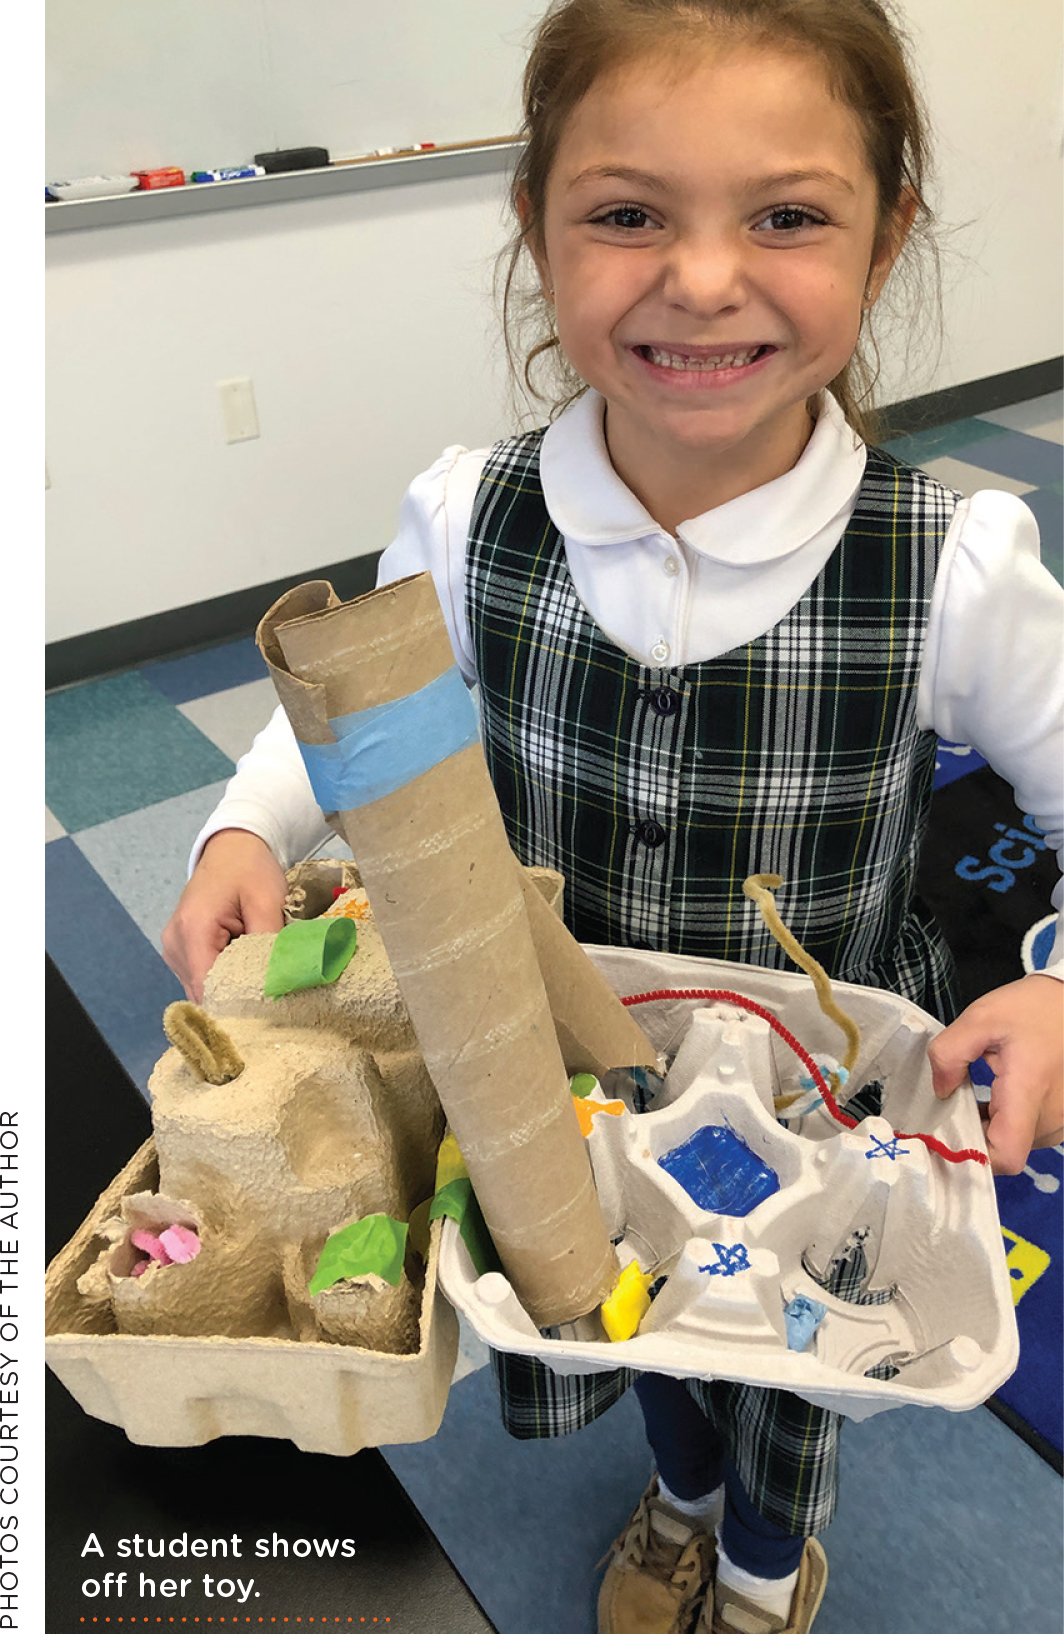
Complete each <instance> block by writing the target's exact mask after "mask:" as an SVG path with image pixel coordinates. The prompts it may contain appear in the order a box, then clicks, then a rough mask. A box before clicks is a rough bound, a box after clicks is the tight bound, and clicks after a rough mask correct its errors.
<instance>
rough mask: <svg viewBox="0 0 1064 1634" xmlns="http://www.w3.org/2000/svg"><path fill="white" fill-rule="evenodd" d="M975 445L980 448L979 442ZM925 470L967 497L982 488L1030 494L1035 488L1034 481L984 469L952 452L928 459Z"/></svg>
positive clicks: (1008, 492) (1007, 492)
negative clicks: (1020, 479) (960, 458)
mask: <svg viewBox="0 0 1064 1634" xmlns="http://www.w3.org/2000/svg"><path fill="white" fill-rule="evenodd" d="M975 446H976V448H978V446H979V444H978V443H976V445H975ZM924 470H925V471H927V472H929V473H930V474H931V476H933V477H937V478H938V480H939V482H944V483H945V484H946V487H947V488H956V489H957V492H958V493H961V494H964V496H965V498H968V497H970V495H972V494H974V493H978V492H979V490H980V489H981V488H997V489H1000V490H1001V491H1002V492H1004V493H1006V494H1030V493H1033V492H1034V488H1035V485H1034V483H1033V482H1019V481H1017V479H1016V478H1015V477H1003V476H1002V475H1001V474H1000V472H997V471H983V470H981V469H980V468H979V466H978V465H969V464H967V463H966V462H965V461H964V460H955V459H954V458H953V457H952V455H950V454H943V456H942V458H941V459H938V460H928V461H927V462H926V464H925V465H924Z"/></svg>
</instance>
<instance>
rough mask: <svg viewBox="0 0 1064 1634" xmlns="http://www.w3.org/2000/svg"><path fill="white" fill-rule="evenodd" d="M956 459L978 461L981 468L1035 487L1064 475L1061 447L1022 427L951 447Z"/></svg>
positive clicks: (1057, 479) (972, 462)
mask: <svg viewBox="0 0 1064 1634" xmlns="http://www.w3.org/2000/svg"><path fill="white" fill-rule="evenodd" d="M950 453H951V454H953V455H954V457H955V458H956V459H960V460H966V461H967V462H968V464H969V465H977V466H978V467H979V469H980V470H981V471H999V472H1000V473H1001V475H1002V476H1005V477H1015V478H1016V480H1017V481H1018V482H1031V483H1033V484H1034V486H1035V487H1036V488H1037V487H1039V486H1041V484H1042V483H1044V482H1059V481H1060V480H1061V476H1062V475H1064V448H1062V447H1061V445H1060V444H1059V443H1051V442H1048V441H1047V440H1046V439H1045V438H1044V437H1028V436H1026V435H1025V433H1024V432H1022V431H999V432H998V434H997V436H995V437H983V436H980V437H979V439H978V441H973V442H972V443H969V444H963V443H962V444H960V445H959V446H955V447H953V448H951V449H950Z"/></svg>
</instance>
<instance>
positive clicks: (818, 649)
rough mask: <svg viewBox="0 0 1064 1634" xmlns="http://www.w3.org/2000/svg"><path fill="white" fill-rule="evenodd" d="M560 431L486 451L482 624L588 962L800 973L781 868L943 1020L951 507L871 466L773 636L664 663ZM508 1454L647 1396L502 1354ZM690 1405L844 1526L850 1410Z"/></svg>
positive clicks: (505, 795) (491, 749)
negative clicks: (627, 639) (777, 927)
mask: <svg viewBox="0 0 1064 1634" xmlns="http://www.w3.org/2000/svg"><path fill="white" fill-rule="evenodd" d="M542 438H543V432H542V431H536V432H531V433H529V434H527V435H526V436H523V437H517V438H513V439H511V440H509V441H506V442H502V443H499V444H498V445H496V447H495V448H494V449H492V451H491V453H490V454H489V456H488V459H487V462H486V464H485V466H484V470H483V474H482V476H481V480H480V486H479V489H478V491H477V495H476V499H475V502H474V506H473V513H472V518H471V522H470V534H469V547H468V558H467V581H466V582H467V590H466V605H467V612H468V616H469V626H470V631H471V634H472V640H473V648H474V655H475V661H476V670H477V678H478V682H479V685H480V697H481V714H482V731H483V739H484V749H485V753H486V755H487V760H488V766H489V768H490V770H491V776H492V781H493V783H494V786H495V791H496V794H497V795H498V798H499V804H500V806H501V808H502V813H503V818H504V821H505V823H506V827H507V831H508V833H509V836H510V841H511V844H512V845H513V847H514V850H515V851H516V852H517V854H518V855H519V856H520V857H521V859H522V861H523V862H525V863H527V864H534V865H537V866H542V867H548V868H554V869H557V870H558V871H559V872H560V873H562V874H564V876H565V880H566V888H565V899H564V901H565V918H566V923H567V924H568V926H569V929H570V930H571V931H572V932H573V934H574V935H575V936H576V937H577V938H578V939H579V940H580V941H583V942H595V943H605V944H610V945H619V946H627V947H638V948H649V949H654V950H658V951H663V952H670V953H682V954H687V955H698V956H702V957H707V958H718V959H732V960H739V961H742V962H744V963H748V964H758V965H764V966H769V967H774V968H782V967H784V965H785V964H786V962H787V961H786V956H785V955H784V954H783V952H782V950H781V949H780V948H779V947H778V945H777V944H776V942H775V940H774V939H773V938H772V937H771V935H770V933H769V932H768V930H767V928H766V927H765V925H764V923H763V921H762V919H761V916H760V914H759V913H757V911H756V910H755V909H753V908H752V905H751V904H750V902H749V901H748V900H747V898H746V897H744V895H743V893H742V882H743V880H744V879H745V878H746V876H747V875H748V874H754V873H776V874H779V875H781V876H782V879H783V881H784V883H783V886H782V887H781V888H780V889H779V891H778V892H777V893H776V895H777V901H778V905H779V910H780V913H781V915H782V916H783V919H784V921H785V923H786V924H787V925H788V926H789V928H790V929H791V930H792V931H793V932H794V934H795V936H797V938H798V940H799V941H800V942H801V943H802V944H803V946H804V947H805V948H806V949H807V950H808V951H809V952H810V953H811V954H812V955H813V956H814V958H816V959H818V960H819V961H820V963H821V964H822V965H824V967H825V968H826V969H827V971H828V972H829V973H830V974H831V975H832V976H833V977H837V978H839V979H841V980H845V981H850V982H858V983H861V984H863V985H866V986H871V987H884V988H888V989H890V990H891V991H893V992H896V993H900V994H904V995H905V996H906V997H907V998H909V999H911V1000H913V1001H914V1002H915V1003H916V1004H919V1005H921V1006H922V1007H923V1008H924V1009H927V1010H930V1011H931V1012H932V1013H934V1014H937V1015H939V1016H941V1017H943V1018H944V1019H948V1018H949V1017H950V1016H951V1015H952V1014H953V1013H954V1012H955V1008H956V1002H955V993H954V988H953V979H952V962H951V959H950V956H949V953H948V950H947V949H946V946H945V944H944V942H943V940H942V937H941V934H940V933H939V931H938V929H937V926H936V925H935V924H934V921H933V920H932V919H931V917H930V915H929V914H928V912H927V911H926V909H924V908H923V906H922V904H921V903H920V902H919V901H918V900H916V898H915V897H914V884H915V876H916V869H917V863H918V857H919V849H920V842H921V839H922V836H923V833H924V829H925V827H926V823H927V817H928V808H929V805H930V799H931V793H932V781H933V775H934V762H935V737H934V734H933V733H931V732H922V731H921V730H920V729H919V728H918V726H917V724H916V689H917V681H918V678H919V672H920V661H921V656H922V652H923V642H924V634H925V630H926V626H927V618H928V609H929V604H930V597H931V591H932V588H933V585H934V580H935V572H936V567H937V563H938V557H939V553H940V551H941V547H942V543H943V541H944V539H945V536H946V533H947V530H948V528H949V524H950V521H951V518H952V515H953V510H954V507H955V504H956V500H957V495H955V494H954V493H952V492H951V491H950V490H948V489H946V488H943V487H942V486H941V485H940V484H939V483H937V482H935V481H934V480H933V479H932V478H931V477H929V476H927V475H926V474H925V473H923V472H921V471H916V470H912V469H911V468H909V467H907V466H904V465H902V464H901V463H900V462H899V461H897V460H895V459H893V458H892V457H891V456H890V455H887V454H885V453H883V452H882V451H880V450H876V449H869V451H868V458H867V464H866V468H865V475H864V479H863V481H862V484H861V489H860V492H859V495H858V499H857V504H856V507H855V509H854V512H853V516H852V518H851V520H850V524H849V526H848V527H847V529H846V531H845V533H844V535H843V537H842V539H841V541H840V543H839V545H838V546H837V548H836V549H835V551H834V552H833V553H832V555H831V557H830V558H829V560H828V562H827V563H826V564H825V566H824V567H823V568H822V570H821V572H820V573H819V574H818V576H817V577H816V579H815V580H814V581H813V583H812V584H811V585H810V587H809V589H808V590H806V592H805V593H804V595H803V596H802V597H801V598H800V599H799V601H798V602H797V603H796V605H795V606H794V607H793V608H792V609H791V611H790V612H789V613H788V614H787V615H786V616H785V617H784V618H783V619H781V620H780V622H779V623H778V624H777V625H775V626H774V628H773V629H771V630H769V631H768V632H767V633H766V634H765V635H762V636H759V637H758V638H757V639H756V640H754V641H751V642H748V643H746V644H745V645H744V646H742V647H738V648H736V649H734V650H733V651H731V652H727V653H725V654H723V655H722V656H720V657H718V658H713V659H710V660H708V661H706V662H704V663H697V664H687V665H683V666H676V667H667V666H666V667H658V668H654V667H651V666H648V665H646V664H643V663H641V662H639V661H638V660H637V659H635V658H631V657H629V656H628V654H627V653H625V652H623V651H622V650H621V649H620V648H619V647H617V646H616V645H615V644H614V642H613V641H611V639H610V638H609V637H608V636H607V635H606V634H605V633H604V631H602V630H601V629H600V628H599V627H598V625H597V624H596V623H595V622H594V620H593V619H592V618H591V616H590V614H589V613H588V612H587V610H586V608H585V607H584V606H583V604H582V603H581V601H580V600H579V598H578V596H577V594H576V591H575V588H574V586H573V583H572V579H571V577H570V574H569V570H568V566H567V563H566V558H565V547H564V543H563V540H562V537H561V535H560V534H559V532H558V530H557V528H556V527H555V526H554V524H553V522H552V521H551V519H550V517H549V515H548V513H547V508H546V504H545V501H544V498H543V490H542V487H541V484H540V477H539V452H540V444H541V442H542ZM492 1361H493V1366H494V1368H495V1372H496V1376H497V1378H498V1381H499V1385H500V1392H501V1397H502V1406H503V1419H504V1422H505V1424H506V1427H507V1429H508V1430H509V1431H510V1433H511V1434H512V1435H515V1436H518V1437H521V1438H531V1437H538V1436H547V1435H560V1434H564V1433H565V1432H567V1431H569V1430H573V1429H578V1428H580V1427H582V1426H583V1425H585V1424H588V1423H590V1422H591V1421H592V1420H593V1419H594V1418H596V1417H598V1415H599V1414H600V1413H602V1412H604V1411H605V1410H606V1408H607V1407H609V1406H610V1405H612V1403H613V1402H614V1401H616V1400H617V1399H618V1398H619V1397H620V1395H621V1394H623V1392H624V1391H625V1390H626V1389H627V1387H628V1385H629V1384H630V1383H631V1382H632V1378H633V1377H634V1375H633V1374H632V1373H631V1372H630V1371H628V1370H625V1369H617V1370H615V1371H613V1372H610V1373H600V1374H594V1375H589V1376H585V1377H579V1376H569V1377H562V1376H561V1375H558V1374H554V1373H552V1372H551V1371H550V1370H549V1369H548V1368H546V1367H544V1366H543V1365H542V1364H540V1363H538V1362H535V1361H533V1360H532V1359H531V1358H526V1357H515V1356H503V1355H501V1354H493V1357H492ZM688 1388H689V1389H690V1390H691V1392H692V1394H693V1395H694V1397H695V1399H696V1401H698V1403H699V1405H700V1406H701V1407H702V1408H703V1411H704V1412H705V1413H706V1414H707V1416H708V1417H709V1418H710V1419H711V1420H712V1422H713V1423H714V1425H715V1426H716V1428H717V1430H718V1432H719V1433H720V1434H721V1435H722V1436H723V1438H724V1440H725V1442H726V1444H727V1447H728V1451H729V1453H730V1455H731V1457H732V1459H733V1461H734V1463H735V1464H736V1466H737V1468H738V1470H739V1474H740V1478H741V1479H742V1481H743V1484H744V1486H745V1487H746V1490H747V1492H748V1493H749V1495H750V1497H751V1499H752V1500H753V1502H754V1503H755V1505H756V1506H757V1507H758V1508H759V1510H760V1511H761V1512H762V1513H763V1514H764V1515H765V1516H766V1517H767V1518H768V1519H770V1520H772V1521H774V1522H775V1523H776V1524H777V1525H779V1526H782V1527H784V1528H785V1529H786V1530H788V1531H789V1532H791V1533H792V1534H799V1533H810V1532H815V1531H819V1530H820V1529H821V1528H822V1527H824V1526H825V1525H826V1524H827V1522H828V1521H829V1520H830V1519H831V1515H832V1513H833V1511H834V1503H835V1489H836V1472H837V1441H838V1426H839V1418H838V1415H837V1414H835V1413H832V1412H829V1411H827V1410H826V1409H823V1408H816V1407H812V1406H810V1405H809V1404H808V1403H806V1402H804V1401H800V1400H799V1399H798V1398H797V1397H795V1396H792V1395H790V1394H788V1393H786V1392H784V1391H775V1390H760V1389H756V1388H754V1387H753V1386H749V1385H740V1384H734V1383H729V1382H727V1381H721V1380H716V1381H713V1382H707V1381H698V1380H692V1381H689V1384H688Z"/></svg>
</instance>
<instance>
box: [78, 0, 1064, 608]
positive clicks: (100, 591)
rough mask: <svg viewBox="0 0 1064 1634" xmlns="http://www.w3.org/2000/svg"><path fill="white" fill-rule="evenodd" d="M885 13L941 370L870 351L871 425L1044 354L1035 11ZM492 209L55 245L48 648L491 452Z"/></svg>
mask: <svg viewBox="0 0 1064 1634" xmlns="http://www.w3.org/2000/svg"><path fill="white" fill-rule="evenodd" d="M906 10H907V14H908V16H909V17H910V19H911V26H912V29H913V33H914V36H915V37H916V40H917V42H918V45H919V48H920V49H919V61H920V64H921V72H922V75H923V78H924V83H925V88H926V93H927V98H928V101H929V103H930V105H931V108H932V112H933V115H934V117H935V122H936V125H937V128H938V132H939V156H940V177H941V184H940V189H939V205H940V210H941V214H942V215H943V217H944V219H945V221H946V223H947V224H949V225H950V226H951V228H952V229H953V231H952V232H951V233H950V235H949V236H948V237H947V239H946V263H945V271H946V309H945V343H944V346H943V349H942V353H941V357H940V358H939V360H938V361H937V363H935V364H932V363H930V362H929V361H928V360H927V359H925V360H924V362H923V364H922V365H921V366H919V367H917V368H916V369H915V370H914V369H912V368H910V366H909V365H908V364H906V363H905V362H904V361H903V359H902V350H901V348H900V346H894V345H892V346H890V347H888V349H887V353H886V356H885V369H884V376H883V382H882V390H881V396H882V399H883V400H884V401H892V400H897V399H900V398H903V397H909V396H914V395H917V394H919V393H921V392H925V391H931V390H935V389H938V388H939V387H943V386H947V385H955V384H959V383H963V382H965V381H969V380H975V379H979V378H981V377H982V376H985V375H991V374H996V373H999V372H1002V371H1005V370H1009V369H1015V368H1019V367H1022V366H1024V365H1026V364H1030V363H1036V362H1039V361H1042V360H1043V359H1046V358H1049V357H1053V356H1055V355H1057V354H1059V353H1060V352H1061V351H1062V350H1064V337H1062V333H1061V330H1062V313H1061V303H1060V287H1061V255H1060V244H1061V157H1062V106H1061V88H1060V79H1059V69H1058V64H1059V56H1060V32H1061V30H1060V20H1059V16H1058V10H1057V3H1056V0H1025V3H1024V6H1023V8H1022V19H1023V20H1022V27H1021V26H1020V25H1019V23H1018V22H1017V21H1016V19H1017V17H1018V15H1019V13H1018V12H1017V10H1016V8H1013V7H1004V6H1001V5H1000V3H999V0H965V5H964V6H963V8H959V7H957V6H956V5H955V4H954V3H953V0H908V5H907V7H906ZM308 15H309V12H308ZM455 95H456V96H458V95H460V91H459V88H457V87H455ZM411 134H413V133H411ZM472 134H474V135H488V134H499V133H492V132H488V131H483V130H478V131H476V132H473V133H472ZM278 139H279V140H282V141H286V140H288V137H287V136H284V135H281V136H280V137H279V138H278ZM307 139H308V140H309V139H312V138H309V137H308V138H307ZM385 140H388V138H387V137H386V138H385ZM160 157H161V159H163V160H165V158H166V155H165V154H162V155H160ZM233 157H237V155H233ZM96 162H99V163H101V164H102V163H104V157H103V156H102V157H101V158H100V159H99V160H98V161H96ZM78 168H80V169H82V171H84V170H85V169H89V168H92V165H84V166H80V167H78ZM503 191H504V179H503V178H502V177H500V176H495V177H482V178H472V179H465V180H451V181H439V182H436V183H426V184H424V185H417V186H404V187H398V188H396V189H394V190H388V191H378V192H373V193H363V194H352V195H348V196H346V197H344V198H337V199H328V200H324V199H318V200H313V199H312V200H307V201H306V202H302V203H298V204H297V203H289V204H277V205H264V206H261V207H255V208H249V209H236V210H232V211H225V212H216V213H213V214H211V215H203V216H193V217H186V218H182V219H176V220H173V221H160V222H154V223H145V224H143V225H128V226H120V227H112V228H107V229H89V230H85V231H80V232H72V233H69V234H55V235H50V237H49V239H48V257H47V259H48V271H47V300H48V326H49V346H48V352H49V357H48V399H47V460H48V467H49V474H50V478H51V488H50V489H49V491H48V494H47V496H46V497H47V513H48V523H49V530H48V548H49V558H48V559H49V567H48V623H47V635H48V639H50V640H59V639H62V638H64V637H67V636H73V635H78V634H81V633H84V632H86V631H89V630H93V629H99V628H102V627H106V626H107V625H110V624H115V623H121V622H124V621H126V620H130V619H135V618H140V617H143V616H146V615H148V614H151V613H156V612H160V611H164V610H166V609H169V608H173V607H179V606H183V605H185V604H187V603H189V602H192V601H195V600H198V599H206V598H209V597H212V596H217V595H221V594H224V593H226V592H228V591H232V590H236V589H240V588H244V587H247V586H250V585H255V584H258V583H262V582H266V581H268V580H271V579H275V578H278V577H281V576H283V575H286V574H289V573H290V574H292V575H298V574H299V573H301V572H303V571H305V570H310V569H313V568H314V567H316V566H318V565H320V564H322V563H325V562H329V561H334V560H338V559H340V558H342V557H344V556H346V555H349V554H350V555H356V554H361V553H365V552H370V551H374V550H378V549H380V548H382V547H383V546H384V545H385V544H387V542H388V540H389V538H390V537H391V533H392V529H393V525H394V519H395V514H396V510H397V506H398V503H399V500H400V498H401V495H402V492H403V490H404V488H405V486H406V484H407V482H408V481H409V479H410V477H411V476H412V475H413V474H414V473H416V472H417V471H418V470H420V469H423V468H424V466H425V465H427V464H428V463H429V462H430V461H431V460H432V459H433V458H434V457H435V455H436V454H437V453H438V452H439V451H440V450H441V449H442V448H443V447H444V446H445V445H446V444H447V443H449V442H463V443H466V444H467V445H476V444H479V443H482V442H485V441H488V440H490V439H491V438H492V437H494V436H497V435H500V434H502V432H503V431H504V430H505V427H506V412H505V401H504V390H503V372H502V369H501V366H500V363H499V359H498V351H497V343H496V340H495V334H496V326H495V317H494V310H493V307H492V304H491V298H490V274H491V260H492V256H493V253H494V250H495V248H496V246H497V244H498V243H499V242H500V240H501V234H502V228H501V218H500V204H501V199H502V195H503ZM243 375H246V376H249V377H250V378H251V379H252V381H253V383H254V389H255V393H256V397H257V400H258V409H259V418H260V424H261V432H262V434H261V437H260V438H259V439H258V440H257V441H253V442H245V443H238V444H233V445H227V444H225V442H224V441H223V437H222V425H221V416H220V409H219V404H218V396H217V390H216V382H217V381H219V380H222V379H227V378H230V377H233V376H243Z"/></svg>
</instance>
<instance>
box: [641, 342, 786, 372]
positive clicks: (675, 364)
mask: <svg viewBox="0 0 1064 1634" xmlns="http://www.w3.org/2000/svg"><path fill="white" fill-rule="evenodd" d="M760 350H761V348H760V346H755V347H753V348H752V349H750V350H748V351H745V352H727V353H725V355H724V356H723V357H688V356H687V354H686V353H684V352H659V351H658V349H657V347H656V346H644V348H643V352H644V355H645V356H646V357H647V359H648V360H649V361H650V362H651V363H656V364H657V365H658V367H659V368H661V369H738V368H741V367H742V366H743V364H745V363H752V362H753V361H754V358H755V357H756V356H757V354H758V352H760Z"/></svg>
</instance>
